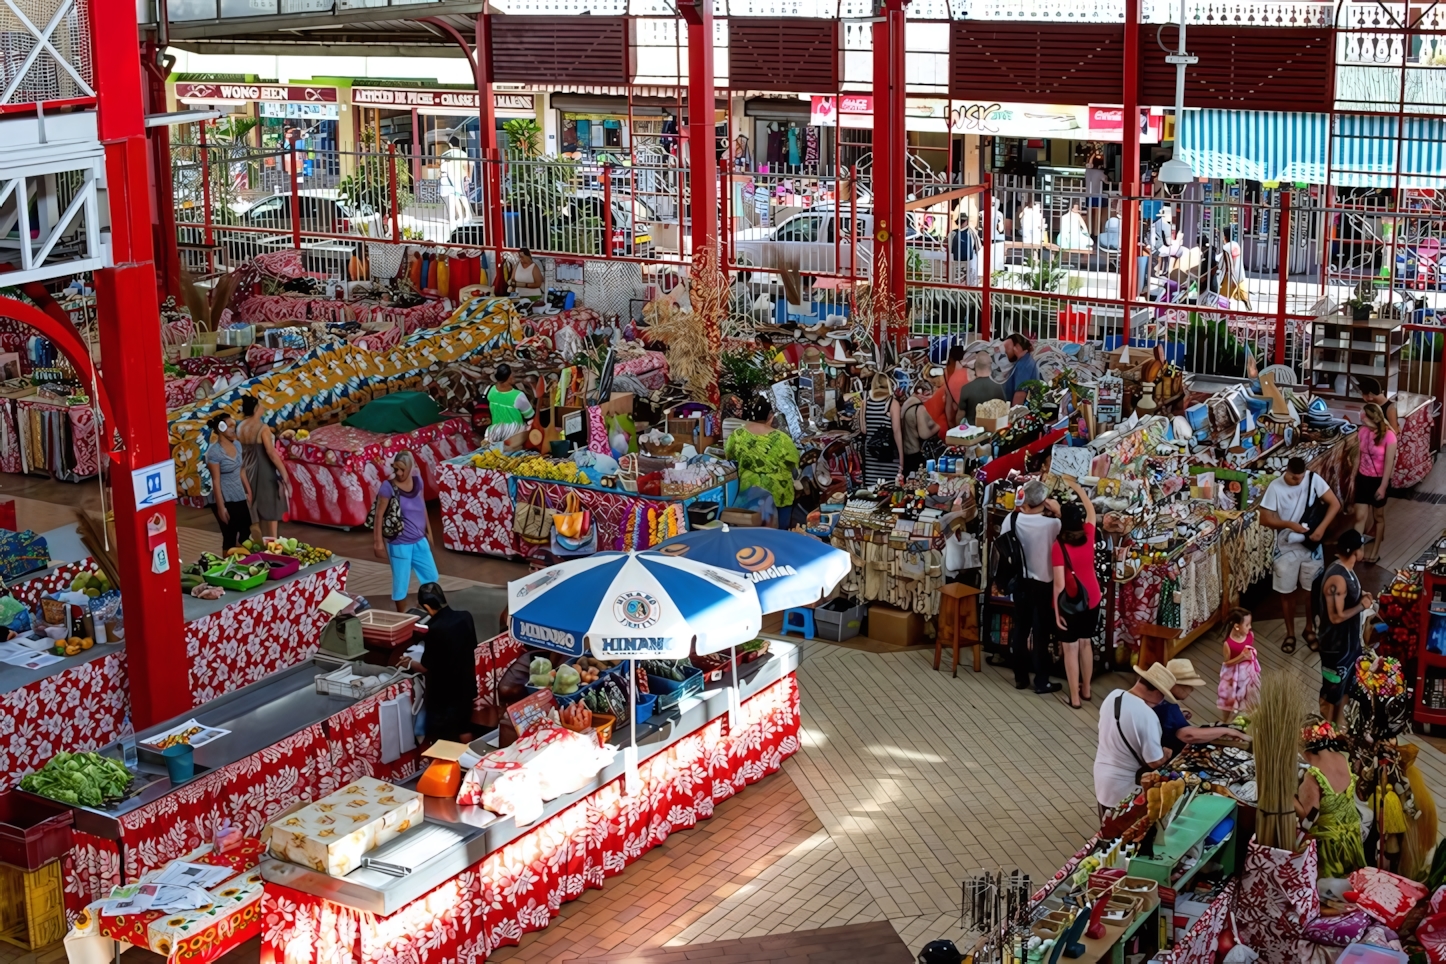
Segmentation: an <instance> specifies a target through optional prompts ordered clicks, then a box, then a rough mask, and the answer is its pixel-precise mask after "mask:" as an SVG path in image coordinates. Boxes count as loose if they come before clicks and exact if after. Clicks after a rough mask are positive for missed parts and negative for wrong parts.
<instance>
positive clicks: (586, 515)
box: [552, 491, 592, 539]
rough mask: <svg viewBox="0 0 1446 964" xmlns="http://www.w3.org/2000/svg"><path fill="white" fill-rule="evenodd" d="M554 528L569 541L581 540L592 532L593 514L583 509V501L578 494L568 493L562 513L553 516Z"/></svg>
mask: <svg viewBox="0 0 1446 964" xmlns="http://www.w3.org/2000/svg"><path fill="white" fill-rule="evenodd" d="M552 527H553V529H555V530H557V534H558V535H560V536H563V537H565V538H568V539H580V538H582V537H583V536H585V535H587V534H588V532H589V531H591V529H592V513H591V512H589V511H587V510H586V509H584V508H583V507H582V500H581V499H579V498H578V495H577V493H576V492H572V491H569V492H568V493H567V498H566V499H564V500H563V503H562V511H561V512H556V513H554V514H553V516H552Z"/></svg>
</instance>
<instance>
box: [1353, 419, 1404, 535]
mask: <svg viewBox="0 0 1446 964" xmlns="http://www.w3.org/2000/svg"><path fill="white" fill-rule="evenodd" d="M1361 423H1362V424H1361V429H1360V431H1359V432H1358V433H1357V435H1358V436H1359V438H1360V447H1361V461H1360V464H1359V466H1358V467H1357V469H1356V506H1355V510H1354V511H1355V528H1356V531H1357V532H1360V533H1365V532H1367V531H1368V529H1369V531H1370V534H1371V535H1372V536H1374V538H1373V539H1372V541H1370V542H1368V543H1366V551H1367V552H1369V553H1371V555H1369V556H1366V557H1365V559H1364V560H1363V561H1364V562H1369V563H1375V561H1376V560H1377V559H1379V558H1380V557H1381V543H1382V541H1384V540H1385V537H1386V492H1387V490H1388V489H1389V488H1390V485H1391V473H1392V472H1394V471H1395V469H1396V433H1395V432H1393V431H1391V426H1390V424H1389V423H1387V421H1386V414H1385V412H1383V411H1382V410H1381V406H1379V405H1377V404H1376V403H1375V402H1367V403H1366V405H1365V407H1364V408H1362V409H1361Z"/></svg>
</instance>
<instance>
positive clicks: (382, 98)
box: [351, 87, 533, 111]
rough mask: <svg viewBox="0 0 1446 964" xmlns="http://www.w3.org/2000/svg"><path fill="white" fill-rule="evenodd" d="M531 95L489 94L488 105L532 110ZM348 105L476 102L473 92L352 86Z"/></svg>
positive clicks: (462, 105)
mask: <svg viewBox="0 0 1446 964" xmlns="http://www.w3.org/2000/svg"><path fill="white" fill-rule="evenodd" d="M532 96H533V95H532V94H493V95H492V106H493V107H495V108H496V109H498V110H522V111H531V110H532V109H533V101H532ZM351 102H352V103H353V104H359V105H365V106H367V107H456V108H459V109H464V110H476V109H477V108H478V104H479V101H478V99H477V92H476V91H475V90H417V89H415V88H410V87H353V88H352V89H351Z"/></svg>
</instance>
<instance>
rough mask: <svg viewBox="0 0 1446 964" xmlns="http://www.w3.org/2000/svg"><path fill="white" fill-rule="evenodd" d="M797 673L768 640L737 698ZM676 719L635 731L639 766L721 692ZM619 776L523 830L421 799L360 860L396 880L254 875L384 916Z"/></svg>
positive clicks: (784, 650)
mask: <svg viewBox="0 0 1446 964" xmlns="http://www.w3.org/2000/svg"><path fill="white" fill-rule="evenodd" d="M797 668H798V648H797V646H795V645H794V644H792V643H787V642H782V641H779V640H772V641H771V645H770V653H769V656H768V658H767V659H763V660H759V661H757V662H755V663H750V664H748V665H747V666H745V667H744V669H743V671H742V673H740V674H739V680H740V683H741V686H740V689H741V690H742V698H743V699H744V700H746V699H748V698H749V697H751V696H753V695H754V694H755V693H758V692H759V691H760V690H763V689H765V688H767V687H769V686H771V685H773V684H774V683H776V682H778V681H779V680H781V679H783V678H784V677H785V676H787V675H789V674H790V673H792V672H794V671H795V670H796V669H797ZM679 709H680V711H681V712H680V714H679V716H678V718H677V719H676V720H673V721H672V722H670V723H666V724H663V725H662V726H653V725H648V724H645V725H643V726H640V727H638V737H637V741H638V761H639V762H640V763H641V762H643V761H645V760H647V759H649V758H650V757H652V756H654V755H655V754H657V753H660V752H662V751H663V750H665V749H667V748H668V747H670V746H672V745H673V744H674V743H676V742H678V741H679V740H681V739H682V738H683V737H685V736H687V735H688V734H690V733H693V732H695V731H696V730H699V729H701V728H702V727H703V726H704V725H705V724H707V723H708V722H709V721H711V720H714V719H717V718H718V717H722V716H726V715H727V713H728V691H727V689H725V688H724V687H723V686H722V685H721V684H714V685H713V686H712V687H711V688H709V689H706V690H704V691H703V692H702V693H701V694H700V695H699V696H697V697H694V698H692V699H688V700H684V701H683V703H682V704H681V705H680V707H679ZM612 742H613V743H614V744H616V745H618V746H626V745H627V744H628V732H627V730H626V729H624V730H622V731H619V732H615V733H614V734H613V738H612ZM622 773H623V754H622V753H621V752H619V753H618V755H617V757H616V758H615V759H614V760H613V762H612V763H611V764H610V765H608V766H607V767H605V768H604V769H603V770H602V771H601V772H600V773H598V774H597V776H595V777H594V778H593V779H592V780H591V781H590V782H589V783H588V784H587V785H586V786H584V787H583V788H582V789H580V790H578V791H577V792H575V793H570V794H567V795H565V796H561V797H558V798H557V799H556V800H553V801H552V802H550V803H548V804H547V805H546V806H545V807H544V808H543V812H542V816H541V817H540V818H539V819H538V820H537V821H536V822H535V823H532V824H529V825H527V826H525V827H519V826H517V823H516V821H514V820H513V819H512V818H511V817H507V818H499V817H498V816H497V815H496V814H493V813H491V812H489V811H487V810H484V809H482V808H481V807H461V806H458V805H457V802H456V800H453V799H441V798H438V797H426V798H424V799H425V806H426V809H425V817H426V819H425V821H424V822H423V823H422V824H421V825H420V826H417V827H414V828H412V829H411V830H408V831H407V832H406V833H404V834H402V835H401V836H400V837H397V838H396V839H395V840H392V841H390V842H389V843H387V844H384V845H383V846H381V847H378V848H377V849H376V850H373V851H372V852H371V853H369V854H367V856H368V857H371V858H372V859H373V860H377V861H382V862H385V863H391V864H398V865H401V866H402V867H406V868H408V871H409V872H408V873H406V874H405V875H403V876H390V875H388V874H384V873H381V872H380V871H377V870H371V869H368V868H359V869H357V870H354V871H352V872H351V873H350V874H348V875H346V876H345V877H331V876H329V875H327V874H323V873H320V872H318V871H315V870H312V869H310V868H308V867H302V866H299V865H297V864H293V863H289V862H287V861H282V860H277V859H276V858H274V857H266V858H265V859H263V860H262V861H261V876H262V877H264V878H265V879H266V880H268V881H271V882H272V883H276V884H282V885H284V886H287V887H291V888H294V889H296V890H299V891H303V892H304V893H308V894H312V895H315V896H317V897H322V898H324V899H326V900H330V901H332V902H334V903H337V904H341V905H343V906H345V907H351V908H354V909H356V910H360V911H367V912H369V913H372V914H377V915H381V916H385V915H388V914H393V913H395V912H396V911H398V910H400V909H401V908H403V907H405V906H406V905H407V904H409V903H411V902H412V901H414V900H416V899H417V898H419V897H421V896H423V895H425V894H426V893H428V892H429V891H431V890H433V889H434V888H436V887H438V886H440V885H442V884H444V883H446V882H447V881H448V880H450V879H451V878H453V877H455V876H456V875H457V874H459V873H461V872H462V871H464V870H466V869H467V868H468V867H471V866H472V865H473V864H476V863H478V862H480V861H481V860H483V859H484V858H485V857H487V855H489V854H491V853H494V852H496V851H498V850H501V849H502V848H503V847H505V846H507V845H508V844H509V843H511V842H512V841H514V840H516V839H517V838H518V837H521V836H522V835H524V834H526V833H529V832H531V831H532V830H534V829H536V828H537V827H538V826H539V825H541V824H542V823H543V822H545V821H546V820H547V819H548V818H550V817H552V816H554V815H555V814H558V813H560V812H562V811H563V810H566V809H567V808H568V807H570V806H572V805H573V804H574V803H576V802H577V801H579V800H581V799H583V798H584V797H586V796H588V795H589V794H592V793H595V792H597V791H598V790H599V789H601V788H602V787H603V786H605V785H607V784H608V783H611V782H612V781H613V780H615V779H617V778H618V777H620V776H621V775H622Z"/></svg>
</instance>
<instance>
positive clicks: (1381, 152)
mask: <svg viewBox="0 0 1446 964" xmlns="http://www.w3.org/2000/svg"><path fill="white" fill-rule="evenodd" d="M1179 144H1180V147H1179V154H1180V157H1181V158H1182V159H1183V160H1185V161H1186V162H1188V163H1189V165H1190V168H1191V170H1193V171H1194V172H1195V174H1196V176H1197V177H1212V178H1237V179H1242V180H1250V181H1282V182H1285V183H1293V182H1303V183H1306V184H1325V183H1326V173H1327V166H1328V165H1329V169H1330V183H1331V184H1332V185H1338V186H1340V187H1385V188H1390V187H1395V186H1396V164H1397V160H1398V153H1399V160H1400V165H1401V181H1400V186H1401V187H1415V188H1437V189H1446V122H1443V121H1441V120H1439V119H1436V118H1430V117H1407V118H1406V119H1405V122H1404V128H1402V127H1400V126H1398V119H1397V118H1395V117H1376V116H1367V115H1361V114H1337V115H1336V116H1335V128H1334V130H1332V129H1331V117H1330V115H1329V114H1315V113H1304V112H1286V111H1248V110H1208V109H1207V110H1192V111H1186V112H1185V114H1184V116H1183V117H1182V118H1181V120H1180V124H1179Z"/></svg>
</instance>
